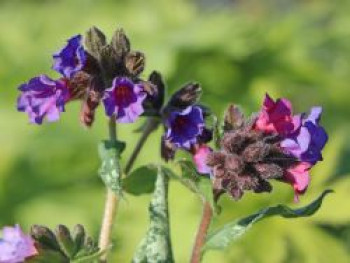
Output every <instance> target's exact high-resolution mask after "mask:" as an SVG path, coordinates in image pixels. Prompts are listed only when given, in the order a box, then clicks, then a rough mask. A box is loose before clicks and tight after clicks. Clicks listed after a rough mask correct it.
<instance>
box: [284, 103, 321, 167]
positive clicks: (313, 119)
mask: <svg viewBox="0 0 350 263" xmlns="http://www.w3.org/2000/svg"><path fill="white" fill-rule="evenodd" d="M321 114H322V108H321V107H313V108H311V111H310V114H309V115H308V116H307V117H305V116H303V120H302V125H301V127H300V129H299V130H298V131H297V132H296V133H294V134H292V135H290V136H288V137H287V138H285V139H284V140H283V141H282V142H281V147H282V148H284V149H285V150H286V151H287V152H289V153H291V154H292V155H294V156H295V157H297V158H298V159H299V160H300V161H303V162H308V163H311V164H313V165H314V164H316V163H317V162H318V161H321V160H322V153H321V152H322V149H323V148H324V146H325V145H326V143H327V140H328V136H327V133H326V131H325V130H324V128H323V127H322V126H320V124H319V122H320V119H321Z"/></svg>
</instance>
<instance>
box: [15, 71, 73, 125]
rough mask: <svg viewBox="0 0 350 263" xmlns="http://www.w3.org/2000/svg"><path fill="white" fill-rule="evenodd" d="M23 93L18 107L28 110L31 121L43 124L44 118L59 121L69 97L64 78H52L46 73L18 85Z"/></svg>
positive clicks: (24, 110) (20, 109) (23, 110)
mask: <svg viewBox="0 0 350 263" xmlns="http://www.w3.org/2000/svg"><path fill="white" fill-rule="evenodd" d="M18 89H19V90H20V91H21V92H22V94H21V95H20V96H19V97H18V100H17V109H18V110H19V111H22V112H26V113H27V114H28V116H29V121H30V122H31V123H36V124H41V123H42V122H43V119H44V118H45V117H46V119H47V120H48V121H49V122H54V121H57V120H58V119H59V117H60V113H61V112H63V111H64V105H65V103H66V102H67V100H68V99H69V91H68V88H67V86H66V81H64V80H57V81H55V80H52V79H50V78H49V77H47V76H46V75H41V76H38V77H35V78H32V79H31V80H30V81H29V82H28V83H25V84H22V85H21V86H19V87H18Z"/></svg>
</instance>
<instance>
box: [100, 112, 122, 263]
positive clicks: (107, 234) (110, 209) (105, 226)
mask: <svg viewBox="0 0 350 263" xmlns="http://www.w3.org/2000/svg"><path fill="white" fill-rule="evenodd" d="M116 126H117V125H116V122H115V118H113V117H112V118H110V119H109V124H108V127H109V139H110V141H111V142H116V141H117V127H116ZM106 189H107V196H106V201H105V210H104V215H103V219H102V226H101V232H100V240H99V248H100V250H101V251H106V250H108V248H109V246H110V240H111V234H112V230H113V223H114V219H115V217H116V214H117V207H118V202H119V200H118V197H117V196H116V194H115V193H113V191H111V190H110V189H108V188H106ZM100 262H101V263H105V262H107V253H104V254H103V255H102V256H101V258H100Z"/></svg>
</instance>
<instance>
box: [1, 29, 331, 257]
mask: <svg viewBox="0 0 350 263" xmlns="http://www.w3.org/2000/svg"><path fill="white" fill-rule="evenodd" d="M144 68H145V55H144V54H143V53H142V52H140V51H133V50H131V45H130V41H129V39H128V38H127V36H126V35H125V33H124V31H123V30H121V29H117V30H116V31H115V33H114V34H113V36H112V38H111V40H110V41H109V42H108V41H107V40H106V36H105V35H104V34H103V33H102V31H100V30H99V29H98V28H96V27H92V28H91V29H89V30H88V31H87V33H86V35H85V36H84V37H83V36H81V35H75V36H73V37H71V38H69V39H68V40H67V43H66V44H64V46H63V47H62V48H61V49H60V50H58V51H57V52H55V53H54V55H53V66H52V69H53V70H54V71H56V73H58V74H59V77H58V78H52V77H49V76H47V75H45V74H41V75H39V76H37V77H34V78H32V79H30V80H29V81H28V82H27V83H24V84H22V85H20V86H19V87H18V90H19V91H20V95H19V97H18V99H17V109H18V111H20V112H25V113H27V115H28V117H29V122H30V123H34V124H42V123H43V122H44V121H48V122H55V121H58V120H59V119H60V117H61V114H62V113H63V112H65V110H66V105H67V104H68V103H71V102H73V101H76V100H80V101H81V104H82V105H81V113H80V121H81V123H82V124H83V125H85V126H87V127H90V126H92V124H93V122H94V119H95V112H96V110H97V108H98V106H99V105H100V104H102V105H103V107H104V112H105V115H106V117H107V120H108V123H109V124H108V134H109V139H108V140H103V141H102V142H101V143H100V144H99V147H98V148H99V155H100V158H101V167H100V169H99V171H98V174H99V175H100V176H101V179H102V181H103V182H104V184H105V185H106V193H107V197H106V203H105V211H104V215H103V220H102V224H101V232H100V237H99V242H98V244H97V242H95V241H94V240H93V239H92V238H90V237H87V236H86V233H85V229H84V227H83V226H81V225H77V226H75V227H74V229H73V230H72V231H70V230H69V229H68V228H67V227H66V226H64V225H59V226H58V227H57V228H56V230H55V231H51V230H50V229H49V228H47V227H44V226H39V225H33V226H32V228H31V231H30V235H26V234H24V233H23V232H22V231H21V229H20V228H19V226H15V227H13V228H11V227H7V228H4V229H3V235H2V238H1V239H0V263H19V262H29V263H42V262H67V263H68V262H73V263H74V262H81V263H83V262H84V263H95V262H97V261H98V262H102V263H105V262H108V254H109V252H110V251H111V247H112V246H111V245H112V241H111V240H112V237H111V235H112V229H113V222H114V220H115V215H116V208H117V207H118V202H120V200H124V198H122V197H123V195H124V192H126V193H128V194H132V195H136V196H138V195H142V194H149V193H153V197H152V199H151V203H150V207H149V211H150V226H149V228H148V231H147V233H146V236H145V238H144V239H143V240H142V242H141V243H140V245H139V247H138V248H137V249H136V253H135V255H134V256H133V259H132V262H134V263H141V262H169V263H171V262H175V260H174V258H173V253H172V247H171V239H170V237H171V235H170V227H169V226H170V224H169V209H168V185H169V179H170V178H173V179H175V180H178V181H179V182H181V183H182V184H183V185H184V186H186V187H187V188H188V189H190V190H191V191H192V192H193V193H195V194H196V195H198V196H199V197H200V199H201V200H202V201H203V216H202V221H201V223H200V225H199V228H198V233H197V236H196V238H195V242H194V246H193V250H192V257H191V261H190V262H191V263H199V262H200V261H201V258H202V255H203V253H204V252H205V251H207V250H209V249H216V248H218V247H219V248H221V247H225V246H227V244H229V243H230V241H232V240H236V239H237V237H238V236H240V235H242V233H243V232H245V231H246V230H247V229H248V228H250V227H251V225H252V224H254V223H256V222H257V221H258V220H260V219H262V218H264V217H266V216H272V215H281V216H283V217H288V218H292V217H304V216H310V215H312V214H313V213H315V212H316V211H317V210H318V208H319V207H320V205H321V202H322V200H323V198H324V196H325V195H326V194H327V193H329V192H330V191H325V192H324V193H323V194H321V195H320V197H319V198H317V199H316V200H315V201H314V202H312V203H311V204H309V205H308V206H306V207H304V208H302V209H298V210H293V209H290V208H289V207H286V206H283V205H279V206H276V207H268V208H265V209H263V210H262V211H259V212H258V213H255V214H253V215H250V216H248V217H245V218H243V219H241V220H234V222H230V223H229V224H228V225H225V226H224V227H222V228H220V229H217V230H215V231H213V232H212V233H210V234H207V231H208V229H209V226H210V223H211V222H212V218H213V216H217V215H218V213H216V212H217V211H218V209H217V208H218V207H217V202H218V201H219V197H220V196H221V195H222V194H224V193H227V194H228V195H229V196H231V197H232V198H234V199H235V200H239V199H241V198H242V196H243V194H244V193H246V192H248V191H252V192H255V193H264V192H270V191H271V190H272V184H271V182H272V180H275V181H279V182H284V183H288V184H290V185H291V186H292V187H293V189H294V192H295V199H296V200H297V199H298V197H299V195H300V194H303V193H304V192H305V191H306V189H307V187H308V185H309V183H310V176H309V171H310V169H311V168H312V167H313V166H314V165H315V164H316V163H317V162H319V161H321V160H322V150H323V148H324V146H325V144H326V142H327V139H328V137H327V134H326V132H325V130H324V128H323V127H322V126H321V125H320V121H321V114H322V108H321V107H313V108H311V110H310V113H309V114H305V113H302V114H293V112H292V105H291V102H290V101H288V100H287V99H278V100H276V101H275V100H273V99H272V98H271V97H270V96H268V95H266V97H265V100H264V102H263V105H262V108H261V110H260V111H259V112H258V113H257V114H252V115H251V116H250V117H245V116H244V115H243V113H242V112H241V111H240V110H239V108H238V107H237V106H233V105H231V106H229V107H228V109H227V111H226V113H225V117H224V121H223V125H222V127H221V126H220V125H219V123H220V121H219V120H218V118H217V117H216V116H215V115H214V114H213V112H212V111H211V110H210V107H207V106H204V105H203V104H202V103H201V102H200V96H201V94H202V88H201V86H200V84H199V83H197V82H188V83H187V84H185V85H184V86H183V87H181V88H180V89H179V90H177V91H175V92H174V93H173V94H170V96H169V97H168V98H166V94H167V92H166V88H167V87H166V85H165V83H164V81H163V77H162V76H161V74H160V73H158V72H157V71H152V72H151V74H150V75H149V76H148V78H144V77H143V75H142V73H143V71H144ZM140 117H144V118H145V121H144V122H143V124H142V126H141V127H140V128H139V129H137V130H136V132H140V133H141V135H140V138H139V140H138V141H137V143H136V144H135V146H134V149H133V150H132V151H131V155H130V156H129V158H128V159H127V160H126V162H125V163H126V165H125V168H124V167H122V165H121V162H120V161H121V159H122V158H123V151H124V149H125V147H126V146H128V145H126V143H125V142H124V141H121V140H120V138H118V137H117V132H116V125H117V123H118V125H119V124H120V125H124V124H129V123H134V122H137V121H138V120H139V119H140ZM160 125H162V126H163V128H164V132H163V134H162V135H161V136H159V138H158V140H154V141H155V142H157V143H158V145H159V152H160V156H159V157H161V158H162V159H163V160H165V161H166V162H173V164H174V165H180V168H181V171H182V175H181V176H178V175H177V171H176V172H175V171H172V170H170V169H169V167H166V166H164V165H163V164H148V165H144V166H140V167H137V168H136V169H133V168H134V164H135V160H136V158H137V157H138V155H139V153H140V152H141V149H142V147H143V146H144V145H145V142H146V141H147V140H148V139H149V136H150V134H151V133H153V132H154V131H156V130H157V128H158V127H159V126H160ZM179 151H183V152H185V153H186V154H187V155H186V154H185V156H191V159H192V161H189V160H186V159H185V160H184V159H178V155H177V152H179ZM147 154H148V153H147ZM186 158H187V157H186ZM159 159H160V158H159ZM242 222H243V224H242ZM237 228H238V229H240V231H238V232H239V234H237V231H236V230H237Z"/></svg>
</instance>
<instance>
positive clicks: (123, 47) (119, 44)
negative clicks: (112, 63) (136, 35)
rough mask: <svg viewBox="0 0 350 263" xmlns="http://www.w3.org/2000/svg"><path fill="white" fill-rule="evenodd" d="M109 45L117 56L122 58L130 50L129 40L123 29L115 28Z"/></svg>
mask: <svg viewBox="0 0 350 263" xmlns="http://www.w3.org/2000/svg"><path fill="white" fill-rule="evenodd" d="M111 46H112V48H113V49H114V51H115V53H116V55H117V56H118V58H123V57H124V56H125V55H126V54H127V53H129V52H130V41H129V39H128V37H127V36H126V35H125V33H124V30H123V29H117V30H116V31H115V33H114V35H113V37H112V41H111Z"/></svg>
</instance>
